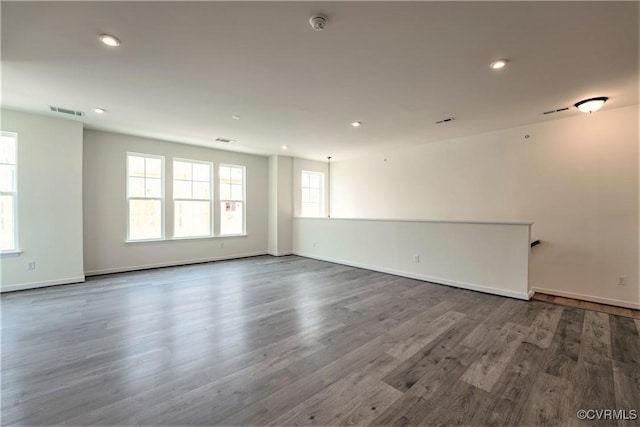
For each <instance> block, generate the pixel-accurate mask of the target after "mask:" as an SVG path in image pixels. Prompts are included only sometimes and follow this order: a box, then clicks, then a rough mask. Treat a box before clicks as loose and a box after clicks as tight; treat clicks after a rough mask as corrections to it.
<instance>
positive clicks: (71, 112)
mask: <svg viewBox="0 0 640 427" xmlns="http://www.w3.org/2000/svg"><path fill="white" fill-rule="evenodd" d="M49 108H50V109H51V111H53V112H54V113H62V114H69V115H71V116H76V117H84V113H83V112H82V111H76V110H70V109H68V108H62V107H54V106H52V105H49Z"/></svg>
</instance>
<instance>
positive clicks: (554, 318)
mask: <svg viewBox="0 0 640 427" xmlns="http://www.w3.org/2000/svg"><path fill="white" fill-rule="evenodd" d="M563 310H564V308H563V307H560V306H554V305H548V306H545V307H543V308H542V310H540V312H539V313H538V314H537V315H536V318H535V319H534V321H533V323H532V324H531V327H530V331H529V335H527V337H526V338H525V341H526V342H529V343H531V344H534V345H537V346H538V347H540V348H549V346H550V345H551V340H552V339H553V336H554V334H555V331H556V328H557V326H558V322H559V321H560V318H561V317H562V312H563Z"/></svg>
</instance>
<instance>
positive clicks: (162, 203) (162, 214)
mask: <svg viewBox="0 0 640 427" xmlns="http://www.w3.org/2000/svg"><path fill="white" fill-rule="evenodd" d="M129 156H135V157H145V158H152V159H160V164H161V169H160V198H157V197H129V177H130V175H129ZM164 160H165V158H164V156H159V155H156V154H145V153H134V152H130V151H129V152H127V155H126V157H125V162H126V170H127V171H126V176H125V178H126V189H125V191H126V193H125V195H126V198H127V239H126V242H127V243H137V242H156V241H161V240H165V217H166V215H165V188H164V187H165V186H164V182H165V178H166V177H165V161H164ZM145 167H146V166H145ZM145 177H146V171H145ZM130 200H160V218H161V220H160V237H158V238H155V239H131V238H130V235H131V233H130V231H131V230H130V225H131V224H130V223H129V222H130V219H131V213H130V212H129V205H130V203H129V201H130Z"/></svg>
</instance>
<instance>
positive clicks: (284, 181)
mask: <svg viewBox="0 0 640 427" xmlns="http://www.w3.org/2000/svg"><path fill="white" fill-rule="evenodd" d="M292 179H293V158H292V157H287V156H275V155H274V156H270V157H269V254H270V255H274V256H281V255H289V254H291V250H292V242H293V241H292V220H293V198H292V197H293V193H292V191H293V184H292Z"/></svg>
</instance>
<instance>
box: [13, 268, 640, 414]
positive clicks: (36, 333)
mask: <svg viewBox="0 0 640 427" xmlns="http://www.w3.org/2000/svg"><path fill="white" fill-rule="evenodd" d="M0 304H1V307H0V316H1V318H0V320H1V321H0V328H1V330H0V340H1V342H0V344H1V354H0V356H1V363H2V364H1V369H2V372H1V379H2V381H1V384H0V392H1V393H0V399H1V401H0V403H1V405H2V419H1V422H2V424H3V425H17V426H20V425H25V426H33V425H54V424H57V425H69V426H88V425H104V426H106V425H109V426H114V425H118V426H133V425H145V426H153V425H266V424H269V423H272V424H273V425H283V424H286V425H296V424H298V425H313V424H315V425H320V424H322V425H358V426H365V425H474V426H476V425H478V426H479V425H514V426H524V425H534V424H535V425H538V424H548V425H554V424H558V423H565V424H566V425H572V424H579V421H578V420H577V418H576V417H575V413H576V411H577V409H580V408H584V409H590V408H593V409H615V408H617V409H631V408H634V405H635V406H637V402H638V401H640V374H639V369H638V367H639V364H640V362H639V361H638V353H639V352H640V351H639V348H638V346H640V321H631V320H629V319H624V318H619V317H616V316H609V315H608V314H606V313H600V312H594V311H591V310H588V309H585V308H584V307H578V308H569V307H564V308H562V307H560V306H558V305H553V304H550V303H548V302H544V301H530V302H527V301H522V300H515V299H510V298H503V297H500V296H496V295H487V294H483V293H478V292H474V291H470V290H463V289H456V288H453V287H449V286H442V285H437V284H433V283H428V282H422V281H419V280H414V279H407V278H402V277H397V276H391V275H387V274H382V273H377V272H373V271H368V270H362V269H358V268H354V267H349V266H344V265H337V264H332V263H329V262H324V261H317V260H312V259H307V258H302V257H297V256H285V257H270V256H259V257H253V258H246V259H240V260H233V261H223V262H213V263H203V264H198V265H191V266H184V267H172V268H161V269H154V270H147V271H140V272H130V273H118V274H113V275H105V276H99V277H92V278H89V280H88V281H87V282H86V283H82V284H74V285H66V286H56V287H51V288H43V289H35V290H28V291H19V292H12V293H5V294H2V296H1V300H0ZM585 307H587V306H585ZM560 394H562V396H565V395H566V396H568V397H567V398H557V396H559V395H560ZM634 409H638V408H634ZM311 417H313V419H311ZM618 424H619V425H628V424H625V423H623V422H620V423H618ZM585 425H611V423H605V422H599V421H593V422H591V421H589V423H587V424H585Z"/></svg>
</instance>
